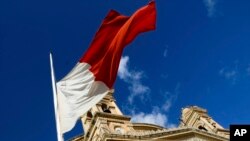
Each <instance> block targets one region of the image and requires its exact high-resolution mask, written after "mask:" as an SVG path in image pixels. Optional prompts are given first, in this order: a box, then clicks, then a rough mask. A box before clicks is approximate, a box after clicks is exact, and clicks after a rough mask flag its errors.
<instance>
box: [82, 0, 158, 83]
mask: <svg viewBox="0 0 250 141" xmlns="http://www.w3.org/2000/svg"><path fill="white" fill-rule="evenodd" d="M155 23H156V9H155V2H154V1H153V2H150V3H149V4H148V5H146V6H144V7H142V8H140V9H139V10H137V11H136V12H135V13H134V14H133V15H132V16H131V17H126V16H123V15H120V14H119V13H118V12H116V11H110V12H109V13H108V15H107V16H106V18H105V19H104V21H103V23H102V25H101V27H100V29H99V30H98V32H97V33H96V35H95V37H94V40H93V41H92V43H91V45H90V47H89V49H88V50H87V52H86V53H85V55H84V56H83V57H82V58H81V59H80V62H86V63H88V64H90V65H91V68H90V71H91V72H93V74H94V76H95V80H96V81H102V82H104V83H105V84H106V85H107V86H108V87H109V88H112V86H113V84H114V82H115V79H116V75H117V71H118V67H119V63H120V59H121V56H122V52H123V49H124V47H125V46H126V45H128V44H129V43H131V42H132V41H133V40H134V39H135V37H136V36H137V35H138V34H139V33H142V32H146V31H149V30H153V29H155Z"/></svg>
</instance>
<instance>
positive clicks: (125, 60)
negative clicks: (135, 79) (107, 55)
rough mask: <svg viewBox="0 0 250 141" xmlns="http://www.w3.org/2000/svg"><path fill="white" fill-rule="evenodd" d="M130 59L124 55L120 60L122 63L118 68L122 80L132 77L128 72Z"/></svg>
mask: <svg viewBox="0 0 250 141" xmlns="http://www.w3.org/2000/svg"><path fill="white" fill-rule="evenodd" d="M128 61H129V57H128V56H125V57H122V58H121V60H120V65H119V69H118V77H119V78H120V79H122V80H126V79H127V78H128V77H131V74H130V73H129V72H128V65H127V64H128Z"/></svg>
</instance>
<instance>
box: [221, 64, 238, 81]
mask: <svg viewBox="0 0 250 141" xmlns="http://www.w3.org/2000/svg"><path fill="white" fill-rule="evenodd" d="M219 75H220V76H222V77H224V78H225V79H226V80H229V81H231V82H232V84H235V83H236V81H237V78H238V75H239V72H238V67H237V64H236V66H235V68H226V67H223V68H221V69H220V70H219Z"/></svg>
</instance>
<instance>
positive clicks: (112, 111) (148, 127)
mask: <svg viewBox="0 0 250 141" xmlns="http://www.w3.org/2000/svg"><path fill="white" fill-rule="evenodd" d="M130 120H131V117H129V116H126V115H123V114H122V112H121V111H120V109H119V107H118V106H117V105H116V103H115V99H114V97H113V91H111V92H110V93H109V94H108V95H107V96H106V97H104V99H102V100H101V101H100V102H99V103H98V104H96V105H95V106H94V107H92V108H91V109H90V110H89V111H88V112H87V113H86V114H84V115H83V116H82V117H81V121H82V124H83V128H84V131H85V134H82V135H78V136H76V137H74V138H72V139H71V140H70V141H228V140H229V131H228V130H226V129H224V128H223V127H222V126H221V125H219V124H218V123H217V122H216V121H214V120H213V119H212V118H211V117H210V116H209V115H208V114H207V110H205V109H202V108H200V107H197V106H190V107H186V108H183V109H182V115H181V123H180V125H179V127H177V128H170V129H168V128H165V127H161V126H158V125H154V124H147V123H132V122H131V121H130Z"/></svg>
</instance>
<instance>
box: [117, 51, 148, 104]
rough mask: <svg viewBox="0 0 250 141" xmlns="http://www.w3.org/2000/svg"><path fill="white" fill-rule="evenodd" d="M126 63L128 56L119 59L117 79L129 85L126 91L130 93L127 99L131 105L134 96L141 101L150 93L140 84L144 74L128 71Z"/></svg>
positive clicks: (146, 87)
mask: <svg viewBox="0 0 250 141" xmlns="http://www.w3.org/2000/svg"><path fill="white" fill-rule="evenodd" d="M128 63H129V57H128V56H124V57H122V58H121V61H120V66H119V69H118V77H119V78H120V79H121V80H123V81H124V82H126V83H128V84H129V87H128V89H129V91H130V95H129V97H128V101H129V103H130V104H132V103H133V100H134V98H135V97H136V96H139V97H140V98H141V99H142V100H143V99H144V98H145V94H148V93H149V92H150V88H149V87H148V86H146V85H144V84H142V82H141V79H142V78H143V74H144V72H143V71H135V70H131V69H129V66H128Z"/></svg>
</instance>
